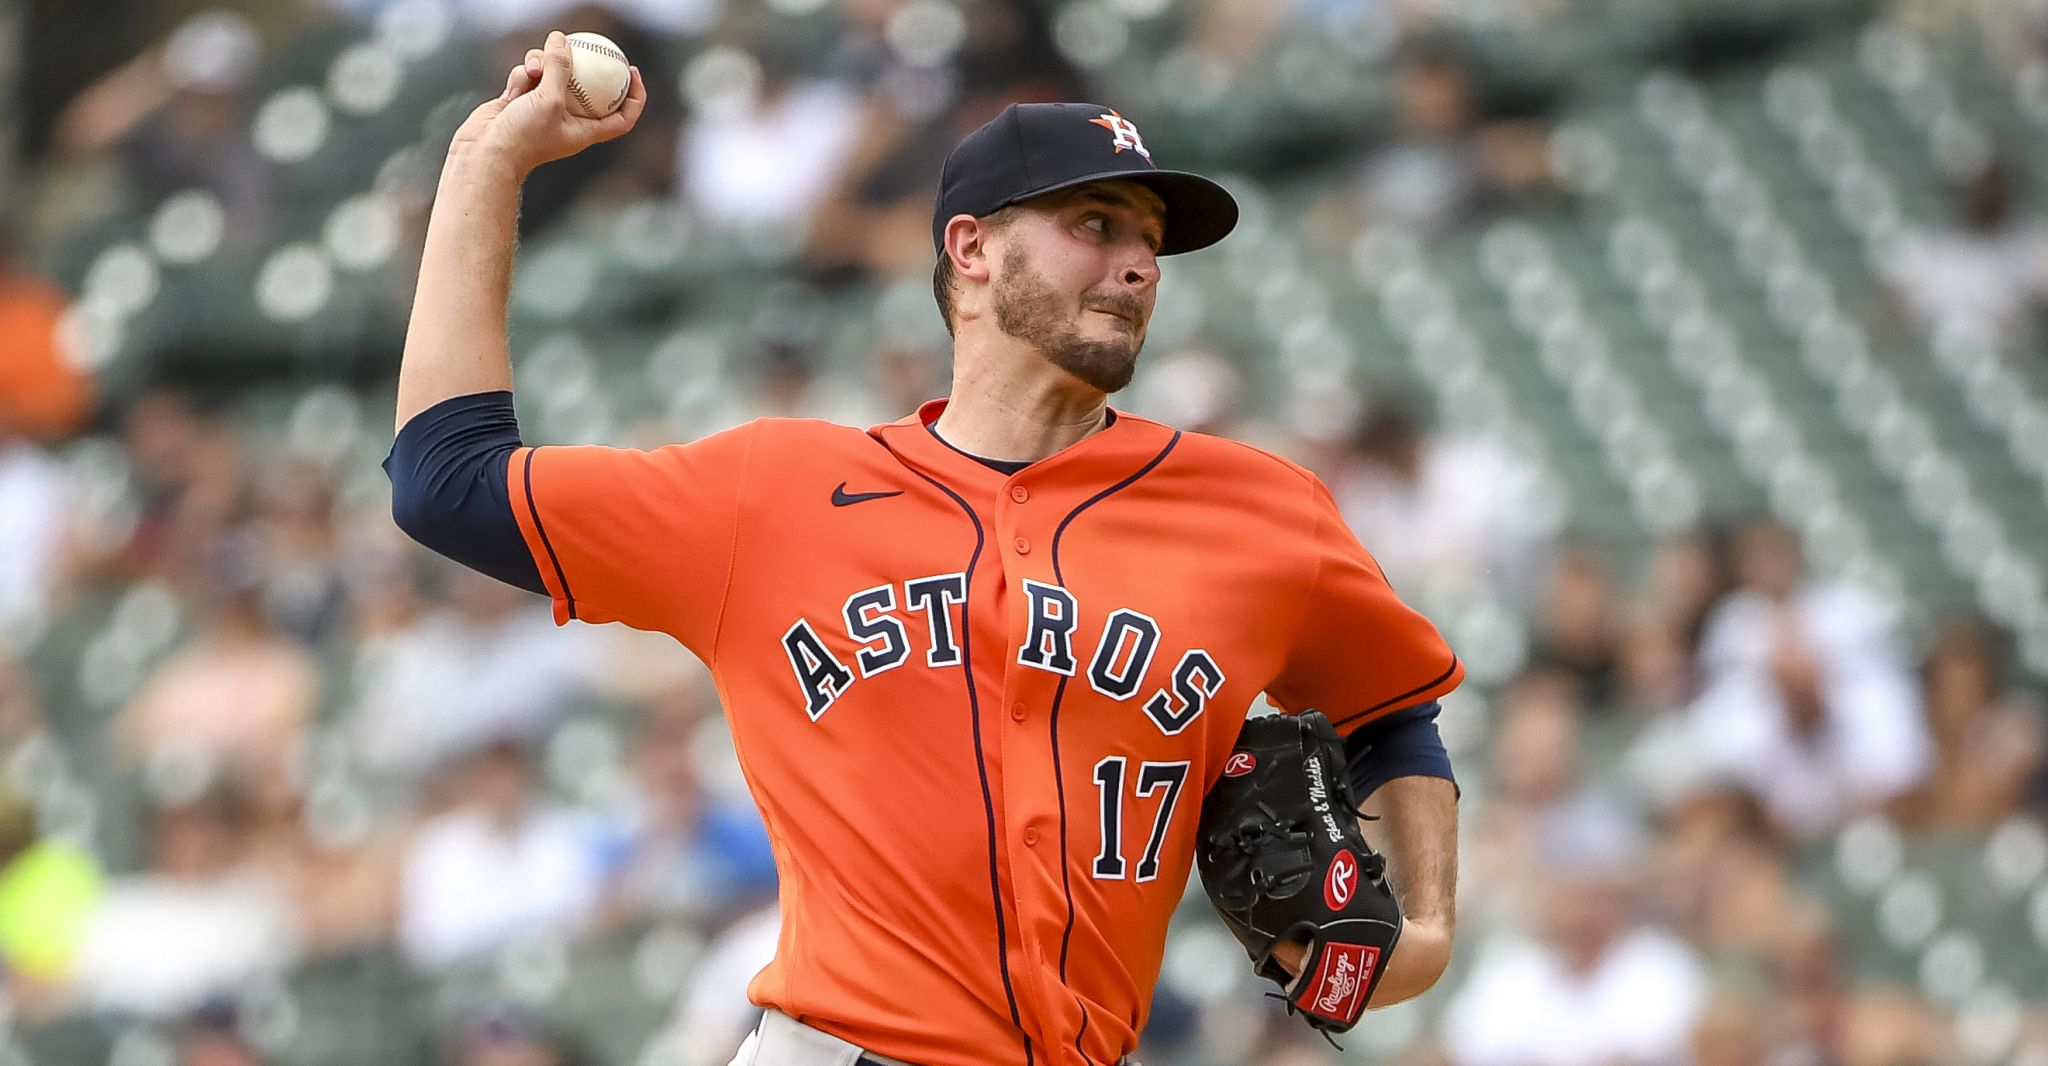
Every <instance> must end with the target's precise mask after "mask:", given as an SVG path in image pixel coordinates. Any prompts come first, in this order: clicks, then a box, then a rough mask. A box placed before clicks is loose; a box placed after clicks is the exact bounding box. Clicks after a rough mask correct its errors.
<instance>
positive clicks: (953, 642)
mask: <svg viewBox="0 0 2048 1066" xmlns="http://www.w3.org/2000/svg"><path fill="white" fill-rule="evenodd" d="M944 405H945V401H943V400H935V401H933V402H931V403H929V404H926V405H925V406H924V407H923V408H922V409H921V410H919V411H918V412H917V414H915V415H914V416H912V417H909V418H905V419H903V420H902V421H900V422H894V423H891V424H888V425H883V426H877V427H874V428H872V429H869V430H867V431H865V432H863V431H861V430H858V429H853V428H848V427H842V426H836V425H831V424H828V423H824V422H815V421H806V420H791V419H773V420H762V421H757V422H753V423H749V424H747V425H744V426H741V427H739V428H737V429H733V430H729V431H726V432H723V433H719V434H716V435H714V436H710V437H706V438H704V439H702V440H698V441H696V442H693V443H690V444H682V445H674V446H670V447H666V448H661V449H659V450H656V451H652V452H639V451H625V450H617V449H611V448H600V447H560V448H557V447H542V448H522V449H520V450H519V451H517V452H515V453H514V454H513V456H512V459H511V464H510V469H509V473H508V478H509V481H510V485H509V488H510V492H511V498H512V501H513V504H514V509H515V511H517V512H518V520H519V524H520V527H521V531H522V532H523V533H524V535H525V539H526V542H527V546H528V548H529V549H530V550H531V552H532V554H533V556H534V560H535V562H536V563H537V564H538V566H539V568H540V572H541V575H542V578H543V581H544V582H545V583H546V585H547V588H548V591H549V592H550V593H551V594H552V595H553V597H554V608H555V617H556V619H557V621H560V622H566V621H568V620H569V619H572V618H573V619H581V620H583V621H587V622H608V621H622V622H625V623H627V624H629V625H632V626H636V627H638V628H642V629H649V630H658V631H660V632H664V633H668V634H671V635H673V636H674V637H675V638H676V639H677V640H679V641H681V642H682V643H683V644H684V645H686V646H688V647H689V648H690V649H691V650H692V651H694V652H696V653H697V655H698V656H700V657H701V658H703V660H704V661H705V662H706V663H707V664H709V666H710V667H711V670H712V674H713V676H714V678H715V679H716V682H717V685H718V690H719V694H720V696H721V697H722V699H723V702H724V706H725V708H726V713H727V716H728V718H729V719H730V723H731V728H732V733H733V737H734V741H735V744H736V747H737V749H738V753H739V760H740V765H741V768H742V770H743V771H744V773H745V775H746V779H747V782H748V784H749V786H750V787H751V789H752V791H753V794H754V797H755V800H756V801H757V802H758V803H759V805H760V808H761V813H762V815H763V817H764V819H765V821H766V823H767V826H768V831H769V834H770V836H771V838H772V839H773V841H774V846H775V853H776V860H777V865H778V867H779V869H780V872H781V897H782V913H783V926H782V935H781V940H780V942H779V944H778V947H777V951H776V956H775V961H774V962H773V964H771V965H770V966H769V967H768V968H767V969H765V970H763V971H762V972H761V973H760V975H759V976H757V977H756V978H755V979H754V981H753V983H752V984H751V986H750V987H749V989H748V992H749V995H750V996H751V998H752V999H753V1000H754V1002H756V1003H758V1004H761V1005H762V1006H765V1007H773V1008H776V1009H778V1010H781V1011H782V1012H784V1013H786V1014H789V1015H792V1016H794V1017H796V1018H797V1019H799V1020H801V1021H804V1022H806V1023H807V1024H809V1025H811V1026H813V1027H815V1028H818V1029H821V1030H824V1031H826V1032H828V1033H831V1034H833V1035H835V1036H838V1037H841V1038H843V1039H845V1040H848V1041H851V1042H853V1043H855V1044H858V1045H860V1046H861V1047H863V1048H865V1049H867V1050H869V1051H873V1052H876V1053H878V1054H881V1055H885V1056H889V1057H891V1058H897V1059H903V1060H906V1061H910V1062H915V1063H919V1064H921V1066H989V1064H991V1063H995V1064H1018V1066H1023V1064H1031V1066H1037V1064H1049V1063H1059V1064H1075V1066H1080V1064H1089V1063H1093V1064H1109V1063H1115V1062H1117V1061H1118V1060H1119V1059H1120V1058H1121V1057H1123V1056H1124V1055H1126V1054H1127V1053H1129V1052H1130V1051H1131V1050H1132V1049H1133V1048H1134V1047H1135V1046H1136V1044H1137V1037H1138V1033H1139V1031H1140V1030H1141V1029H1142V1028H1143V1026H1144V1024H1145V1015H1146V1010H1147V1008H1148V1005H1149V1003H1150V1001H1151V995H1152V988H1153V984H1154V982H1155V981H1156V980H1157V978H1158V976H1159V966H1160V960H1161V957H1162V955H1163V953H1164V951H1165V942H1166V930H1167V921H1168V918H1169V917H1170V916H1171V915H1172V913H1173V911H1174V908H1175V907H1176V905H1177V904H1178V903H1179V902H1180V900H1181V897H1182V894H1183V891H1184V889H1185V886H1186V884H1187V877H1188V869H1189V865H1190V863H1191V862H1192V859H1193V848H1194V839H1195V826H1196V820H1197V818H1198V816H1199V813H1200V810H1201V806H1202V804H1201V800H1202V797H1203V794H1204V793H1205V792H1206V790H1207V789H1208V787H1209V785H1210V784H1211V783H1212V782H1213V781H1215V780H1216V778H1217V776H1218V775H1219V774H1220V773H1221V772H1222V769H1223V762H1224V760H1225V759H1226V758H1227V757H1228V755H1229V753H1230V750H1231V748H1232V746H1233V742H1234V741H1235V740H1236V737H1237V733H1238V730H1239V728H1240V727H1241V726H1242V724H1243V722H1244V718H1245V714H1246V712H1247V710H1248V709H1249V707H1250V705H1251V703H1252V701H1253V700H1254V699H1255V698H1256V697H1257V696H1258V695H1259V694H1260V693H1261V692H1264V693H1265V694H1267V696H1268V697H1269V698H1270V699H1271V701H1272V702H1273V703H1274V704H1275V705H1277V706H1279V707H1281V708H1282V709H1284V710H1287V711H1291V712H1298V711H1300V710H1303V709H1306V708H1310V707H1313V708H1316V709H1319V710H1322V711H1324V712H1325V713H1327V714H1329V715H1330V717H1331V718H1332V720H1333V721H1335V722H1337V723H1338V727H1339V728H1340V729H1343V730H1349V729H1351V728H1354V727H1356V726H1357V725H1359V724H1361V723H1363V722H1365V721H1367V720H1369V719H1371V718H1373V717H1375V716H1377V715H1380V714H1383V713H1386V712H1390V711H1393V710H1396V709H1399V708H1405V707H1409V706H1412V705H1415V704H1418V703H1423V702H1426V701H1428V700H1431V699H1434V698H1436V697H1438V696H1440V695H1442V694H1444V693H1446V692H1448V691H1450V690H1451V689H1452V688H1454V687H1456V685H1457V684H1458V682H1459V680H1460V679H1461V678H1462V675H1463V671H1462V668H1461V666H1460V664H1459V662H1458V660H1457V658H1456V657H1455V656H1454V655H1453V654H1452V653H1451V650H1450V648H1448V647H1447V646H1446V645H1445V643H1444V641H1443V640H1442V638H1441V637H1439V636H1438V634H1437V632H1436V630H1435V629H1434V628H1433V627H1432V626H1431V625H1430V624H1429V622H1428V621H1427V620H1425V619H1424V618H1423V617H1422V616H1421V615H1419V614H1417V613H1416V612H1415V611H1413V610H1411V609H1410V608H1408V607H1407V606H1405V605H1403V604H1402V603H1401V601H1400V600H1399V599H1398V598H1396V596H1395V594H1394V592H1393V591H1392V590H1391V589H1390V588H1389V587H1388V585H1387V582H1386V580H1385V578H1384V576H1383V575H1382V574H1381V572H1380V570H1379V567H1378V566H1377V564H1375V563H1374V562H1373V560H1372V558H1371V556H1369V555H1368V554H1367V553H1366V551H1365V549H1364V548H1362V547H1361V546H1360V545H1359V543H1358V540H1357V539H1356V538H1355V537H1354V536H1353V535H1352V534H1351V532H1350V530H1349V529H1348V528H1347V527H1346V525H1345V524H1344V522H1343V520H1342V518H1341V517H1340V516H1339V514H1338V512H1337V508H1336V506H1335V503H1334V502H1333V501H1332V499H1331V497H1330V494H1329V492H1328V491H1327V490H1326V489H1325V488H1324V487H1323V486H1322V484H1321V483H1320V482H1318V481H1317V480H1316V479H1315V478H1314V477H1313V476H1311V475H1310V474H1309V473H1307V472H1306V471H1304V470H1302V469H1301V468H1299V467H1297V466H1295V465H1293V464H1292V463H1289V462H1287V461H1285V460H1282V459H1279V458H1277V457H1275V456H1273V455H1270V454H1268V453H1265V452H1262V451H1260V450H1258V449H1255V448H1252V447H1248V446H1246V445H1242V444H1238V443H1235V442H1232V441H1228V440H1223V439H1220V438H1215V437H1208V436H1202V435H1198V434H1193V433H1182V432H1177V431H1175V430H1173V429H1171V428H1169V427H1167V426H1164V425H1161V424H1159V423H1157V422H1152V421H1148V420H1146V419H1144V418H1140V417H1137V416H1134V415H1130V414H1125V413H1122V412H1117V413H1116V414H1115V417H1114V421H1112V422H1111V423H1110V424H1109V425H1108V426H1107V427H1106V428H1104V429H1103V430H1102V431H1100V432H1098V433H1096V434H1094V435H1092V436H1090V437H1087V438H1086V439H1084V440H1082V441H1080V442H1078V443H1076V444H1074V445H1072V446H1070V447H1068V448H1066V449H1065V450H1063V451H1061V452H1059V453H1057V454H1055V455H1052V456H1050V457H1047V458H1045V459H1042V460H1039V461H1037V462H1035V463H1032V464H1030V465H1029V466H1027V467H1025V468H1024V469H1023V470H1022V471H1021V472H1020V473H1017V474H1015V475H1014V476H1006V475H1004V474H1003V473H1001V472H999V471H997V470H995V469H993V468H990V467H988V466H986V465H983V464H982V463H980V462H979V461H977V460H975V459H974V458H973V457H971V456H968V455H966V454H964V453H961V452H959V451H956V450H954V449H953V448H952V447H951V446H949V445H948V444H946V443H945V442H944V441H943V440H941V439H940V438H939V437H938V436H937V434H936V433H935V432H933V431H932V429H931V428H930V426H931V423H932V422H933V421H934V420H936V419H937V417H938V415H939V412H940V411H941V410H942V409H943V408H944Z"/></svg>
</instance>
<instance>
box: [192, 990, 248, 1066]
mask: <svg viewBox="0 0 2048 1066" xmlns="http://www.w3.org/2000/svg"><path fill="white" fill-rule="evenodd" d="M264 1061H265V1060H264V1058H263V1054H262V1052H259V1051H257V1050H256V1048H255V1047H254V1046H252V1045H251V1044H250V1043H249V1040H248V1038H247V1037H244V1036H243V1035H242V1031H241V1025H240V1015H239V1012H238V1011H237V1010H236V1008H235V1004H234V1002H233V1001H231V1000H227V999H219V1000H215V1001H213V1002H209V1003H205V1004H202V1005H201V1006H200V1008H199V1009H198V1010H196V1011H193V1012H192V1013H191V1015H190V1016H188V1017H187V1018H186V1019H185V1020H184V1024H182V1025H181V1026H179V1033H178V1066H264Z"/></svg>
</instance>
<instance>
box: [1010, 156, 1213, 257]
mask: <svg viewBox="0 0 2048 1066" xmlns="http://www.w3.org/2000/svg"><path fill="white" fill-rule="evenodd" d="M1098 181H1134V182H1137V183H1138V184H1140V185H1143V186H1145V187H1146V188H1148V189H1151V190H1152V191H1153V192H1156V193H1158V194H1159V199H1160V200H1162V201H1164V202H1165V204H1166V233H1165V234H1164V236H1163V237H1162V239H1161V241H1160V244H1159V254H1160V255H1179V254H1181V253H1182V252H1194V251H1200V250H1201V249H1203V248H1207V247H1209V246H1210V245H1212V244H1215V243H1216V242H1217V241H1220V240H1222V239H1223V238H1225V237H1227V236H1229V235H1230V231H1231V230H1233V229H1236V228H1237V199H1236V198H1235V197H1233V196H1231V195H1230V192H1229V191H1228V190H1226V189H1225V188H1224V187H1223V186H1221V185H1218V184H1216V183H1215V182H1213V181H1210V180H1209V179H1208V178H1205V177H1203V176H1201V175H1200V174H1190V173H1188V172H1187V171H1184V170H1105V171H1101V172H1100V173H1096V174H1084V175H1082V176H1081V177H1078V178H1069V179H1067V180H1066V181H1062V182H1060V183H1058V184H1056V185H1048V186H1046V187H1044V188H1042V189H1033V190H1032V191H1030V192H1028V193H1025V194H1024V195H1022V196H1019V197H1017V198H1016V199H1013V200H1011V201H1009V203H1012V204H1020V203H1023V202H1024V201H1026V200H1035V199H1037V198H1039V197H1041V196H1046V195H1050V194H1052V193H1056V192H1060V191H1062V190H1065V189H1072V188H1075V187H1077V186H1081V185H1093V184H1094V183H1096V182H1098ZM1005 206H1007V205H1005Z"/></svg>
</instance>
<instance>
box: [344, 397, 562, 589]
mask: <svg viewBox="0 0 2048 1066" xmlns="http://www.w3.org/2000/svg"><path fill="white" fill-rule="evenodd" d="M518 448H519V419H518V418H517V416H515V415H514V414H513V410H512V394H511V393H509V392H506V391H504V390H498V391H495V392H479V393H472V394H470V395H467V396H453V397H450V398H448V399H446V400H442V401H441V402H440V403H437V404H435V405H433V406H432V407H429V408H427V409H426V410H424V411H421V412H420V413H419V414H416V415H414V416H412V417H411V418H409V419H407V420H406V423H405V425H404V426H402V427H400V429H399V431H398V433H397V435H396V436H395V437H393V438H392V441H391V452H390V454H389V455H387V456H386V457H385V459H384V473H385V475H386V476H388V477H389V478H390V479H391V518H392V520H393V521H394V522H396V523H397V524H398V528H399V529H401V530H404V531H405V533H406V535H407V536H409V537H411V538H412V539H414V540H416V541H418V542H419V543H420V544H422V545H424V546H426V547H427V548H430V549H432V550H433V551H435V552H436V553H438V554H441V555H444V556H447V557H448V558H450V559H453V560H455V561H456V562H458V563H461V564H462V565H464V566H467V567H469V568H470V569H472V570H475V571H477V572H479V573H483V574H488V575H489V576H491V577H494V578H497V579H498V580H500V581H503V582H505V583H506V584H508V585H516V586H518V587H519V588H522V589H525V590H527V591H528V592H537V593H540V594H541V595H547V586H546V585H545V584H543V583H542V581H541V579H540V568H539V567H538V566H536V565H535V564H534V560H533V553H532V552H529V551H528V550H527V548H526V538H525V537H523V536H521V535H520V533H519V520H518V518H517V516H516V515H515V514H514V513H513V510H512V507H513V503H512V499H511V491H510V487H509V484H508V482H507V479H506V476H505V475H506V471H507V468H508V467H509V466H510V465H511V458H512V453H513V452H514V451H516V450H517V449H518ZM529 491H530V490H529ZM528 506H529V507H531V506H532V501H531V499H529V500H528ZM536 522H538V518H537V517H536ZM543 539H545V537H543ZM556 571H557V573H559V572H560V566H559V564H558V565H557V567H556Z"/></svg>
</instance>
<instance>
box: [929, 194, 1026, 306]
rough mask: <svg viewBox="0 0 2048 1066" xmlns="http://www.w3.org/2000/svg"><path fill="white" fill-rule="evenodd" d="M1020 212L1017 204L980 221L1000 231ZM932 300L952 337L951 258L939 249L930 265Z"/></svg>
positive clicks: (986, 216)
mask: <svg viewBox="0 0 2048 1066" xmlns="http://www.w3.org/2000/svg"><path fill="white" fill-rule="evenodd" d="M1021 212H1022V209H1021V206H1020V205H1018V204H1009V205H1007V206H1004V207H999V208H997V209H996V210H995V211H994V212H992V213H990V214H986V215H983V216H981V221H982V222H983V223H984V224H986V225H987V226H989V227H990V228H991V229H1002V228H1003V227H1004V226H1007V225H1009V224H1010V223H1012V222H1015V221H1016V220H1017V216H1018V215H1019V214H1020V213H1021ZM932 299H934V300H936V301H938V304H939V317H940V318H941V319H943V320H945V323H946V335H947V336H949V337H950V336H952V335H953V257H952V256H950V255H947V254H946V250H945V249H944V248H941V249H939V261H938V262H937V263H935V264H933V265H932Z"/></svg>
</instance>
